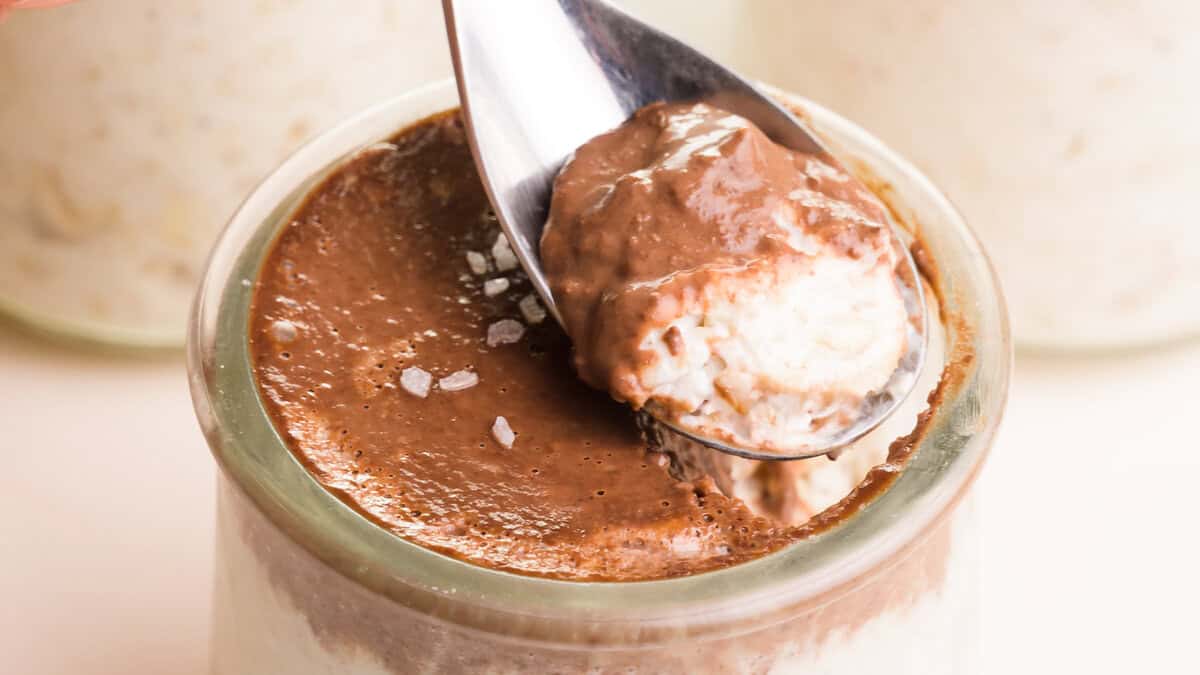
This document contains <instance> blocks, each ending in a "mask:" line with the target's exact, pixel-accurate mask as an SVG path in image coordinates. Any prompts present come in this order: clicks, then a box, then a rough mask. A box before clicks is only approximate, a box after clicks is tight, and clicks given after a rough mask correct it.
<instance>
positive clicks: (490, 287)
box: [483, 277, 508, 298]
mask: <svg viewBox="0 0 1200 675" xmlns="http://www.w3.org/2000/svg"><path fill="white" fill-rule="evenodd" d="M507 290H508V279H507V278H505V277H498V278H496V279H488V280H487V281H485V282H483V294H484V295H486V296H488V297H489V298H493V297H495V296H497V295H500V294H501V293H503V292H504V291H507Z"/></svg>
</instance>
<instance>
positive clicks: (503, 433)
mask: <svg viewBox="0 0 1200 675" xmlns="http://www.w3.org/2000/svg"><path fill="white" fill-rule="evenodd" d="M492 438H494V439H496V442H497V443H499V444H500V445H503V446H504V447H506V448H508V449H510V450H511V449H512V446H513V442H514V441H516V440H517V435H516V434H515V433H513V430H512V427H510V426H508V420H506V419H504V417H503V416H499V417H497V418H496V421H495V422H492Z"/></svg>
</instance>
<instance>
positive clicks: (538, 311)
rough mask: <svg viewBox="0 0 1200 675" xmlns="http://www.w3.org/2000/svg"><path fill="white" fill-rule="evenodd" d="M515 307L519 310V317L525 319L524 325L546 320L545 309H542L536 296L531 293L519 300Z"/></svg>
mask: <svg viewBox="0 0 1200 675" xmlns="http://www.w3.org/2000/svg"><path fill="white" fill-rule="evenodd" d="M517 307H520V308H521V316H523V317H525V323H528V324H539V323H541V322H543V321H545V320H546V310H545V308H543V307H542V303H540V302H538V299H537V296H536V295H533V294H532V293H531V294H529V295H527V296H525V297H523V298H521V302H518V303H517Z"/></svg>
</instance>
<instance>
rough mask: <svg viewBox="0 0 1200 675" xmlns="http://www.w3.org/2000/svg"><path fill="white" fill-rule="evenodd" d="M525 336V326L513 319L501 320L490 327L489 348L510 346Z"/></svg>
mask: <svg viewBox="0 0 1200 675" xmlns="http://www.w3.org/2000/svg"><path fill="white" fill-rule="evenodd" d="M524 334H525V326H523V325H521V322H520V321H516V320H513V319H500V320H499V321H497V322H496V323H494V324H492V325H490V326H488V330H487V346H489V347H496V346H499V345H510V344H513V343H514V342H517V341H518V340H520V339H521V336H522V335H524Z"/></svg>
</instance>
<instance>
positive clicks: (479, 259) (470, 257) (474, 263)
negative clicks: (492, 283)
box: [467, 251, 488, 274]
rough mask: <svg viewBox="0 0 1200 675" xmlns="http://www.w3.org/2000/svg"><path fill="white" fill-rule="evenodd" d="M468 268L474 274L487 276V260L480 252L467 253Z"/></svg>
mask: <svg viewBox="0 0 1200 675" xmlns="http://www.w3.org/2000/svg"><path fill="white" fill-rule="evenodd" d="M467 266H468V267H470V268H471V273H472V274H487V271H488V262H487V258H486V257H484V255H483V254H482V253H480V252H479V251H467Z"/></svg>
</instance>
